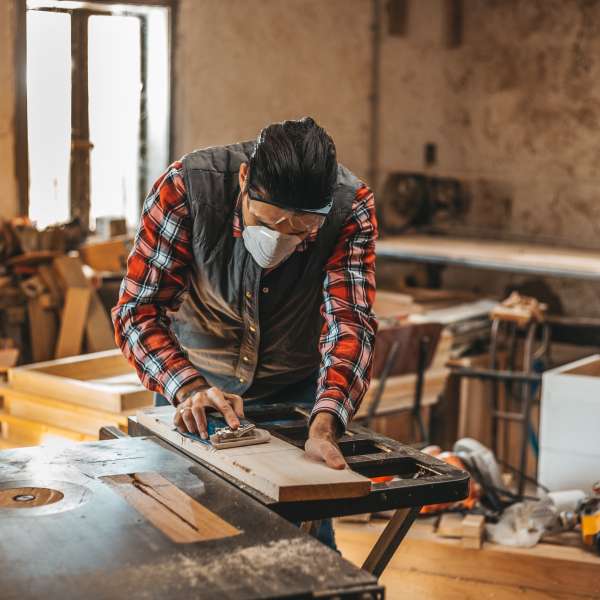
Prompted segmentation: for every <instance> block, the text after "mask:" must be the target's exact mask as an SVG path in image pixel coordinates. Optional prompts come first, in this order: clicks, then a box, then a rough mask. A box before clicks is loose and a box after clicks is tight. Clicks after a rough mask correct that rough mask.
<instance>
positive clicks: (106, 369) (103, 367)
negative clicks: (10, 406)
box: [8, 350, 152, 413]
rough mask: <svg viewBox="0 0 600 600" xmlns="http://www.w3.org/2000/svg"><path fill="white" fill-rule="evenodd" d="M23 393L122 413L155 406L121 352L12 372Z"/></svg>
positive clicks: (16, 386)
mask: <svg viewBox="0 0 600 600" xmlns="http://www.w3.org/2000/svg"><path fill="white" fill-rule="evenodd" d="M8 380H9V382H10V384H11V386H12V387H13V388H14V389H16V390H19V391H22V392H28V393H32V394H35V395H38V396H47V397H51V398H55V399H57V400H63V401H67V402H71V403H73V404H78V405H80V406H86V407H88V408H93V409H98V410H104V411H108V412H115V413H121V412H124V411H128V410H133V409H136V408H141V407H145V406H150V405H151V404H152V392H150V391H148V390H147V389H145V388H144V387H143V386H142V384H141V383H140V382H139V380H138V379H137V375H136V374H135V371H134V370H133V369H132V368H131V367H130V366H129V364H128V363H127V361H126V360H125V358H124V357H123V356H122V355H121V353H120V351H119V350H111V351H106V352H99V353H97V354H87V355H85V354H84V355H82V356H74V357H70V358H64V359H59V360H54V361H47V362H42V363H37V364H32V365H24V366H21V367H15V368H13V369H9V371H8Z"/></svg>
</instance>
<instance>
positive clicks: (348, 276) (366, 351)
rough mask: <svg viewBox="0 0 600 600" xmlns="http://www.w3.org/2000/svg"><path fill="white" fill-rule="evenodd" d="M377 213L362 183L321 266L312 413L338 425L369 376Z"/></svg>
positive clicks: (373, 328)
mask: <svg viewBox="0 0 600 600" xmlns="http://www.w3.org/2000/svg"><path fill="white" fill-rule="evenodd" d="M376 239H377V219H376V216H375V199H374V196H373V192H371V190H370V189H369V188H368V187H366V186H363V187H361V188H359V190H358V191H357V193H356V197H355V199H354V203H353V207H352V214H351V215H350V217H349V218H348V220H347V222H346V224H345V225H344V227H343V229H342V231H341V234H340V237H339V239H338V242H337V244H336V247H335V250H334V252H333V254H332V256H331V257H330V259H329V260H328V262H327V265H326V267H325V271H326V274H325V288H324V295H323V305H322V308H321V314H322V315H323V317H324V319H325V323H324V325H323V330H322V332H321V339H320V351H321V369H320V373H319V383H318V388H317V401H316V403H315V405H314V408H313V410H312V415H311V419H312V417H313V416H314V415H315V414H317V413H319V412H329V413H332V414H334V415H335V416H337V417H338V419H339V420H340V422H341V424H342V425H343V426H344V428H345V427H346V426H347V425H348V422H349V421H350V420H351V419H352V417H353V416H354V414H355V412H356V410H357V409H358V407H359V405H360V403H361V401H362V399H363V397H364V395H365V392H366V391H367V388H368V387H369V382H370V378H371V365H372V357H373V348H374V345H375V334H376V332H377V320H376V319H375V315H374V314H373V311H372V306H373V301H374V300H375V240H376Z"/></svg>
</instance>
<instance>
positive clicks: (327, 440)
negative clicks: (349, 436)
mask: <svg viewBox="0 0 600 600" xmlns="http://www.w3.org/2000/svg"><path fill="white" fill-rule="evenodd" d="M336 426H337V420H336V417H335V416H334V415H332V414H330V413H325V412H323V413H318V414H317V415H315V418H314V420H313V422H312V423H311V426H310V430H309V432H308V439H307V440H306V444H305V446H304V450H305V451H306V454H307V456H308V457H309V458H312V459H313V460H319V461H323V462H324V463H325V464H327V466H328V467H331V468H332V469H345V468H346V461H345V460H344V456H343V455H342V453H341V452H340V449H339V447H338V445H337V443H336V435H335V433H336Z"/></svg>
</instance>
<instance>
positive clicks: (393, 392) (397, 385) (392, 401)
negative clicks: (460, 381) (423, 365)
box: [356, 369, 449, 417]
mask: <svg viewBox="0 0 600 600" xmlns="http://www.w3.org/2000/svg"><path fill="white" fill-rule="evenodd" d="M448 374H449V370H448V369H435V370H434V369H430V370H428V371H426V372H425V381H424V386H423V398H422V400H421V404H422V405H423V406H430V405H432V404H435V403H436V402H437V398H438V396H439V395H440V394H441V393H442V391H443V390H444V387H445V385H446V380H447V378H448ZM416 380H417V377H416V375H396V376H393V377H388V379H387V381H386V385H385V390H384V392H383V395H382V397H381V402H380V404H379V407H378V409H377V413H376V414H378V415H383V414H387V413H391V412H395V411H400V410H406V409H409V408H410V407H412V405H413V404H414V397H415V386H416ZM378 385H379V379H373V380H372V381H371V384H370V385H369V389H368V390H367V393H366V394H365V397H364V399H363V401H362V403H361V405H360V407H359V408H358V411H357V413H356V417H365V416H366V415H367V413H368V410H369V405H370V404H371V402H372V401H373V399H374V397H375V394H376V391H377V387H378Z"/></svg>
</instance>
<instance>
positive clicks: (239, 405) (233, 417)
mask: <svg viewBox="0 0 600 600" xmlns="http://www.w3.org/2000/svg"><path fill="white" fill-rule="evenodd" d="M209 407H210V408H213V409H216V410H218V411H219V412H220V413H221V414H222V415H223V417H225V421H226V422H227V425H229V427H231V429H237V428H238V427H239V426H240V418H243V417H244V401H243V400H242V398H241V397H240V396H236V395H235V394H228V393H226V392H222V391H221V390H220V389H219V388H216V387H211V388H208V389H207V388H203V389H200V390H198V391H196V392H191V393H189V394H188V395H187V398H186V399H185V400H184V401H183V402H181V403H180V404H178V405H177V409H176V410H175V417H174V418H173V423H174V425H175V427H177V429H179V431H181V433H187V432H190V433H197V434H198V435H199V436H200V437H201V438H202V439H204V440H205V439H207V438H208V431H207V424H206V409H207V408H209Z"/></svg>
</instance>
